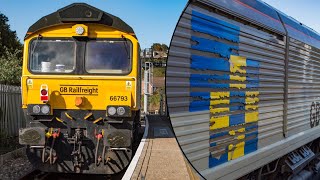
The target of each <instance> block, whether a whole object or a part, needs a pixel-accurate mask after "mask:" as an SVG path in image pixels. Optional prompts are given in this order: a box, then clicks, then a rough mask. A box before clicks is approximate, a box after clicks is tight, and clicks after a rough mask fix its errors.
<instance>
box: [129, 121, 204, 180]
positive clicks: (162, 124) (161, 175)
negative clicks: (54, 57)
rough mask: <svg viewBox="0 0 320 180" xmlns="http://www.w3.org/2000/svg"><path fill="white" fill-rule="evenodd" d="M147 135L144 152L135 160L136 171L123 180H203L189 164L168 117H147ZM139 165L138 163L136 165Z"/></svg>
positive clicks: (141, 149) (132, 169)
mask: <svg viewBox="0 0 320 180" xmlns="http://www.w3.org/2000/svg"><path fill="white" fill-rule="evenodd" d="M147 121H148V125H146V130H147V135H146V137H144V138H143V139H142V143H144V144H143V148H141V147H140V151H141V152H139V148H138V150H137V152H136V153H138V154H139V157H138V158H136V159H135V158H134V159H133V162H132V163H135V165H134V167H130V166H129V168H128V170H127V173H129V172H130V168H131V171H132V172H131V173H129V174H130V175H128V174H127V173H126V174H125V176H124V178H123V179H132V180H137V179H139V180H141V179H148V180H150V179H151V180H152V179H199V178H198V176H197V175H196V173H195V172H194V171H193V170H192V167H191V166H190V165H189V163H188V161H186V160H185V158H184V156H183V154H182V152H181V150H180V147H179V145H178V143H177V141H176V138H175V137H174V134H173V132H172V130H171V127H170V122H169V120H168V119H167V118H166V117H161V116H157V115H150V116H147ZM134 161H136V162H134Z"/></svg>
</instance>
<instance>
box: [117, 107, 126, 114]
mask: <svg viewBox="0 0 320 180" xmlns="http://www.w3.org/2000/svg"><path fill="white" fill-rule="evenodd" d="M124 113H126V110H125V109H124V107H118V108H117V114H118V115H120V116H122V115H124Z"/></svg>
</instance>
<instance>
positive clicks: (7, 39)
mask: <svg viewBox="0 0 320 180" xmlns="http://www.w3.org/2000/svg"><path fill="white" fill-rule="evenodd" d="M8 22H9V19H8V17H7V16H5V15H4V14H2V13H0V56H1V55H4V54H5V48H4V47H6V49H7V50H8V51H10V52H11V53H14V52H15V50H16V49H21V48H22V45H21V43H20V42H19V40H18V37H17V34H16V31H12V30H11V29H10V25H9V24H8Z"/></svg>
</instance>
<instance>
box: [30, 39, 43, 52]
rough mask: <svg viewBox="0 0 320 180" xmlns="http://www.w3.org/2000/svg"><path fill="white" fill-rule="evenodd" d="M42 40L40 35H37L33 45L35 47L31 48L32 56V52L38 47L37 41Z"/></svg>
mask: <svg viewBox="0 0 320 180" xmlns="http://www.w3.org/2000/svg"><path fill="white" fill-rule="evenodd" d="M41 38H42V36H41V34H39V35H38V37H37V39H36V43H35V45H34V46H33V48H32V50H31V55H32V56H33V53H34V51H35V50H36V47H37V45H38V43H39V40H40V39H41Z"/></svg>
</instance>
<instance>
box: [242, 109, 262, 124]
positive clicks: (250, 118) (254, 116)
mask: <svg viewBox="0 0 320 180" xmlns="http://www.w3.org/2000/svg"><path fill="white" fill-rule="evenodd" d="M258 119H259V112H258V111H255V112H247V113H245V122H246V123H251V122H257V121H258Z"/></svg>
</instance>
